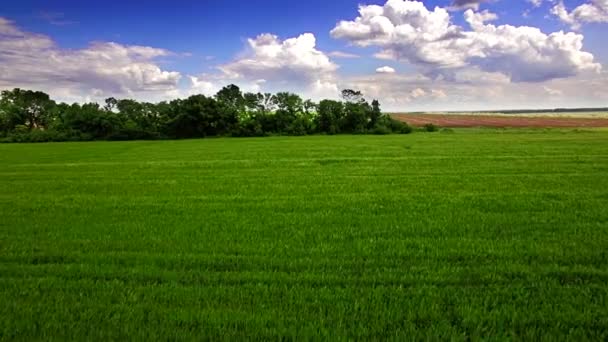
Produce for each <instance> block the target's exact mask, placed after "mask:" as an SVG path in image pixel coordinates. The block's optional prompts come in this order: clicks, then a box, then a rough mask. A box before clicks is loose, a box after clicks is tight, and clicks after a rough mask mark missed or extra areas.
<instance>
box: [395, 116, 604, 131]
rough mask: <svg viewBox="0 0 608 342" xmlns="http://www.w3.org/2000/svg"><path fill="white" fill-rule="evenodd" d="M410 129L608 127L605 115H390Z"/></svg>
mask: <svg viewBox="0 0 608 342" xmlns="http://www.w3.org/2000/svg"><path fill="white" fill-rule="evenodd" d="M391 115H392V116H393V117H395V118H396V119H398V120H401V121H405V122H407V123H408V124H410V125H413V126H423V125H426V124H435V125H438V126H442V127H454V128H455V127H461V128H462V127H494V128H499V127H530V128H532V127H536V128H542V127H549V128H551V127H553V128H573V127H608V115H605V114H604V113H582V114H579V113H573V114H568V113H560V114H555V113H535V114H503V115H498V114H486V113H476V114H391Z"/></svg>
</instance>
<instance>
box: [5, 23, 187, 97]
mask: <svg viewBox="0 0 608 342" xmlns="http://www.w3.org/2000/svg"><path fill="white" fill-rule="evenodd" d="M170 55H171V52H169V51H167V50H164V49H157V48H152V47H147V46H128V45H121V44H117V43H111V42H95V43H91V44H90V45H89V46H88V47H86V48H83V49H70V50H68V49H62V48H60V47H58V46H57V45H56V44H55V42H54V41H53V40H52V39H51V38H49V37H47V36H45V35H41V34H35V33H30V32H26V31H23V30H21V29H19V28H18V27H17V26H15V25H14V23H13V22H11V21H9V20H7V19H4V18H0V88H11V87H23V88H31V89H39V90H43V91H47V92H49V93H50V94H51V95H55V96H59V97H63V98H66V99H72V98H79V97H81V98H90V97H101V96H132V97H138V96H144V97H154V98H156V97H158V96H163V95H167V96H170V95H172V94H174V92H175V91H176V90H177V84H178V82H179V80H180V78H181V75H180V73H179V72H171V71H165V70H162V69H161V67H160V66H159V65H158V64H157V62H156V59H158V58H160V57H166V56H170Z"/></svg>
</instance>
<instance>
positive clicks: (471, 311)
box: [0, 130, 608, 341]
mask: <svg viewBox="0 0 608 342" xmlns="http://www.w3.org/2000/svg"><path fill="white" fill-rule="evenodd" d="M607 296H608V131H602V130H596V131H589V132H574V131H572V132H567V131H493V130H482V131H475V130H457V131H456V132H454V133H453V134H445V133H435V134H424V133H416V134H412V135H406V136H312V137H301V138H261V139H208V140H192V141H159V142H121V143H109V142H96V143H57V144H38V145H0V303H1V304H0V339H6V340H14V339H18V340H34V339H43V340H46V339H71V340H84V339H93V340H108V339H123V340H139V339H144V338H153V339H161V340H167V339H170V340H176V339H177V340H181V339H205V338H209V339H213V340H217V339H235V340H239V339H242V338H249V339H260V338H276V337H287V338H290V337H311V338H315V337H317V338H326V339H330V340H335V339H337V340H340V339H349V338H354V339H357V338H374V337H375V338H395V339H400V340H402V339H408V340H419V339H423V338H430V339H434V338H438V339H450V338H451V339H456V340H467V339H473V340H475V339H478V338H488V337H491V338H496V339H512V338H521V339H528V340H537V339H541V338H543V339H547V340H560V339H562V340H563V339H569V340H576V341H578V340H587V339H588V340H598V341H600V340H606V339H608V303H607Z"/></svg>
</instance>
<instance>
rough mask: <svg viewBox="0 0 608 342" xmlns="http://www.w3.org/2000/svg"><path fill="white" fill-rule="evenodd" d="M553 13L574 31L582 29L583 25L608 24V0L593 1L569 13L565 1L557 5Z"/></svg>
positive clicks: (552, 10)
mask: <svg viewBox="0 0 608 342" xmlns="http://www.w3.org/2000/svg"><path fill="white" fill-rule="evenodd" d="M551 13H552V14H553V15H555V16H556V17H558V18H559V19H560V20H561V21H562V22H564V23H566V24H568V25H570V26H571V27H572V29H574V30H578V29H580V27H581V25H582V24H583V23H608V0H591V1H590V2H589V3H586V4H582V5H580V6H578V7H576V8H575V9H573V10H572V11H571V12H568V10H567V9H566V6H565V5H564V2H563V1H560V2H559V3H557V4H556V5H555V6H554V7H553V8H552V9H551Z"/></svg>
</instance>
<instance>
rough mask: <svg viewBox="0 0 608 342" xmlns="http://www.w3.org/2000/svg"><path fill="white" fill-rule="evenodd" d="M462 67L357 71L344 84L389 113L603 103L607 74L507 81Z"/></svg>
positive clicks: (558, 106)
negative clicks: (434, 72)
mask: <svg viewBox="0 0 608 342" xmlns="http://www.w3.org/2000/svg"><path fill="white" fill-rule="evenodd" d="M487 75H488V74H487V73H483V72H481V71H474V69H473V70H467V71H466V72H465V71H464V70H463V71H462V72H461V74H459V75H458V76H457V77H454V78H451V79H447V78H439V79H437V78H431V77H428V76H426V75H423V74H384V75H377V74H372V75H360V76H353V77H349V78H346V79H344V80H343V83H342V85H343V87H345V88H352V89H359V90H361V91H362V92H363V94H365V96H366V98H368V99H370V98H377V99H379V100H380V103H381V104H382V106H383V109H384V110H387V111H393V112H395V111H443V110H457V111H471V110H488V109H521V108H531V109H535V108H567V107H604V106H605V105H606V101H608V93H606V91H605V89H608V73H606V72H602V73H600V74H586V75H579V76H575V77H572V78H568V79H553V80H548V81H544V82H541V83H511V82H508V80H505V79H504V76H502V78H501V76H500V74H496V75H495V76H493V77H494V78H492V79H487V77H486V76H487Z"/></svg>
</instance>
